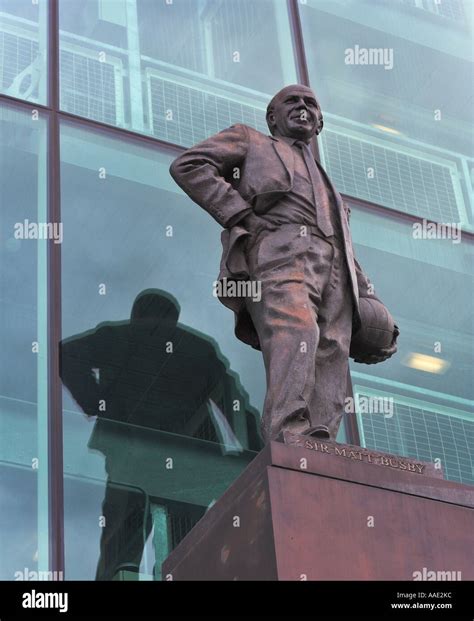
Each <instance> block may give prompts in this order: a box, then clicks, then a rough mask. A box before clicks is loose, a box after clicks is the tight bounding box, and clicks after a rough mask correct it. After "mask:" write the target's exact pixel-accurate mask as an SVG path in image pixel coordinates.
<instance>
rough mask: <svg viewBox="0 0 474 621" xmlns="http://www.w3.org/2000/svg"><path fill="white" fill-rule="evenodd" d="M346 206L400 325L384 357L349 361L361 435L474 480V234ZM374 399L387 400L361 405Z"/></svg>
mask: <svg viewBox="0 0 474 621" xmlns="http://www.w3.org/2000/svg"><path fill="white" fill-rule="evenodd" d="M351 207H352V214H351V229H352V233H353V238H354V241H355V247H356V255H357V257H358V259H359V260H360V262H361V264H362V265H363V266H364V269H365V271H366V273H367V274H368V275H369V277H370V279H371V281H372V283H373V284H374V286H375V291H376V293H377V295H379V296H380V298H381V299H382V300H383V301H384V303H385V304H386V305H387V307H388V308H389V309H390V311H391V313H392V314H393V316H394V318H395V320H396V323H397V324H398V325H399V327H400V331H401V334H400V337H399V345H398V353H397V355H396V356H394V357H393V358H391V359H390V360H388V361H386V362H384V363H382V364H378V365H374V366H367V365H361V364H356V363H352V364H351V375H352V383H353V389H354V393H355V394H356V395H359V397H356V409H357V410H358V421H359V425H360V431H361V436H362V444H363V445H364V446H368V447H371V448H374V449H378V450H382V451H388V452H392V453H395V454H401V455H409V456H412V457H417V458H418V459H421V460H425V461H432V462H435V463H436V459H439V460H440V461H441V466H442V467H443V469H444V471H445V474H446V476H447V478H450V479H453V480H457V481H462V482H464V483H471V484H474V477H473V466H474V462H473V461H472V459H473V457H472V456H473V455H474V407H473V406H474V400H473V397H474V393H473V386H472V375H473V370H474V350H473V347H472V342H473V338H474V325H473V320H472V291H473V285H474V282H473V274H472V266H473V265H474V261H473V258H474V246H473V243H472V240H470V239H468V238H467V237H465V236H461V237H460V238H451V239H449V238H446V239H417V238H416V236H414V228H413V227H414V226H416V224H415V225H412V224H410V223H409V222H406V221H404V220H399V219H398V220H397V219H392V218H387V217H385V216H383V215H381V214H380V213H374V212H372V211H369V210H367V211H366V210H362V209H360V208H357V207H356V206H355V205H351ZM380 397H381V398H382V399H380V400H379V401H377V400H378V399H379V398H380ZM370 398H373V400H372V404H373V405H376V404H377V403H379V404H380V405H382V406H384V404H387V405H389V402H388V401H387V400H388V399H392V400H393V401H392V403H391V406H390V407H388V408H386V409H384V407H382V408H380V410H381V411H377V408H376V407H373V406H372V407H371V408H370V410H371V411H367V410H368V405H369V404H370ZM357 399H359V401H360V403H359V406H357ZM384 400H386V401H384ZM364 408H365V409H364Z"/></svg>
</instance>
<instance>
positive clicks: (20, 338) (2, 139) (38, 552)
mask: <svg viewBox="0 0 474 621" xmlns="http://www.w3.org/2000/svg"><path fill="white" fill-rule="evenodd" d="M47 123H48V119H47V117H46V116H44V115H43V114H39V113H38V111H37V110H36V111H33V112H32V111H29V110H25V109H24V108H16V107H14V106H10V105H9V104H5V103H4V102H1V105H0V127H1V131H0V183H1V188H2V191H1V199H0V203H1V212H0V222H1V240H2V241H1V246H0V264H1V266H2V269H1V273H0V282H1V288H0V291H1V299H2V303H1V314H0V317H1V324H0V325H1V327H0V343H1V351H2V355H1V363H0V386H1V389H0V430H1V435H0V437H1V440H0V473H1V474H0V500H1V506H2V507H3V509H2V511H1V513H0V547H1V549H2V555H1V560H0V579H2V580H9V579H13V571H12V568H15V571H16V570H22V569H23V568H24V567H29V568H31V570H32V571H43V570H45V569H47V566H48V452H47V420H48V419H47V417H48V403H47V383H48V376H47V360H48V339H47V299H46V270H47V254H46V250H47V241H46V240H45V239H44V238H41V237H42V231H41V230H40V229H38V227H37V226H36V225H37V223H39V222H40V223H44V222H46V221H47V179H46V135H47V134H46V132H47ZM6 508H8V510H6ZM19 542H21V544H20V543H19Z"/></svg>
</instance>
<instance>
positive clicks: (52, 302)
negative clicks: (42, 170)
mask: <svg viewBox="0 0 474 621" xmlns="http://www.w3.org/2000/svg"><path fill="white" fill-rule="evenodd" d="M48 17H49V19H48V107H49V109H50V110H51V113H50V119H49V123H48V153H47V158H48V221H49V222H52V223H54V222H57V223H60V222H61V205H60V199H61V194H60V193H61V186H60V144H59V139H60V137H59V115H58V111H59V6H58V0H49V16H48ZM48 244H49V246H48V285H47V286H48V309H49V313H48V351H49V367H48V370H49V382H48V467H49V553H50V558H49V562H50V571H57V572H63V575H64V479H63V477H64V473H63V419H62V388H61V381H60V376H59V354H60V342H61V244H55V243H54V240H53V239H50V240H48Z"/></svg>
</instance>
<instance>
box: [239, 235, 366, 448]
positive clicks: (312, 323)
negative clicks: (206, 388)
mask: <svg viewBox="0 0 474 621" xmlns="http://www.w3.org/2000/svg"><path fill="white" fill-rule="evenodd" d="M310 228H311V227H302V226H300V225H298V224H285V225H280V226H279V227H278V228H277V229H274V230H268V229H264V230H262V231H260V232H259V233H257V235H256V236H255V237H251V238H250V241H249V244H248V246H247V250H246V255H247V263H248V268H249V276H250V279H251V280H255V281H260V283H261V299H260V301H254V300H253V299H252V298H246V307H247V309H248V312H249V314H250V316H251V318H252V321H253V323H254V325H255V329H256V331H257V334H258V337H259V341H260V346H261V349H262V353H263V359H264V363H265V371H266V379H267V393H266V397H265V404H264V410H263V417H262V423H261V430H262V435H263V438H264V440H265V442H268V441H269V440H272V439H275V438H276V437H277V436H278V434H279V433H280V431H282V430H289V431H292V432H293V433H304V431H305V430H307V429H309V428H310V427H313V426H315V425H320V424H322V425H327V427H328V428H329V432H330V435H331V439H332V440H334V439H335V438H336V435H337V432H338V429H339V425H340V423H341V419H342V415H343V411H344V400H345V398H346V389H347V370H348V358H349V348H350V342H351V334H352V316H353V307H354V303H353V298H352V292H351V287H350V280H349V272H348V269H347V265H346V260H345V256H344V250H343V248H342V247H340V246H339V245H338V244H333V243H331V242H330V241H329V240H327V239H325V238H323V237H319V236H317V235H315V234H314V233H312V232H310V231H308V229H310Z"/></svg>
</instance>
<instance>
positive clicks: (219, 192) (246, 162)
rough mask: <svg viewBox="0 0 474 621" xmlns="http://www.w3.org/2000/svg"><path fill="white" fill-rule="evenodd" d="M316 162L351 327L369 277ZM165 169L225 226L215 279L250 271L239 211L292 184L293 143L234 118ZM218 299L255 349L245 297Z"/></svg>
mask: <svg viewBox="0 0 474 621" xmlns="http://www.w3.org/2000/svg"><path fill="white" fill-rule="evenodd" d="M316 164H317V166H318V168H319V170H320V172H321V174H322V175H323V177H324V179H325V180H326V182H327V184H328V186H329V188H330V189H331V191H332V192H333V195H334V199H335V204H336V208H337V212H338V214H339V219H340V222H341V230H342V235H343V245H344V253H345V257H346V262H347V267H348V269H349V274H350V282H351V291H352V296H353V299H354V330H357V329H358V328H359V326H360V316H359V297H375V295H373V294H371V293H369V289H368V287H369V281H368V279H367V277H366V276H365V274H364V273H363V271H362V269H361V267H360V265H359V264H358V263H357V261H356V260H355V257H354V251H353V248H352V239H351V234H350V231H349V213H350V210H349V208H348V207H347V205H345V203H344V202H343V200H342V198H341V195H340V194H339V192H338V191H337V190H336V188H335V187H334V186H333V184H332V183H331V180H330V179H329V177H328V176H327V174H326V171H325V170H324V169H323V167H322V166H321V165H320V164H319V162H317V161H316ZM170 173H171V176H172V177H173V179H174V180H175V181H176V183H177V184H178V185H179V186H180V187H181V188H182V189H183V190H184V192H186V194H187V195H188V196H189V197H190V198H191V199H192V200H193V201H194V202H196V203H197V204H198V205H200V206H201V207H202V208H203V209H205V210H206V211H207V212H208V213H209V214H210V215H211V216H212V217H213V218H214V219H215V220H216V221H217V222H218V223H219V224H221V225H222V226H223V227H224V230H223V232H222V235H221V241H222V258H221V265H220V273H219V277H218V278H219V280H224V279H227V281H229V280H236V279H247V278H248V277H249V274H248V268H247V261H246V253H245V247H246V243H247V240H248V237H249V236H250V235H251V233H252V232H251V231H247V230H246V229H245V228H243V227H242V226H240V225H239V224H238V222H237V223H236V224H234V222H236V221H237V220H238V219H239V216H241V215H243V214H244V212H246V211H248V210H249V209H253V210H254V212H255V213H256V214H257V215H262V214H265V213H266V212H267V211H268V210H269V209H270V208H271V207H272V205H273V204H274V203H275V202H276V201H278V200H279V199H280V198H281V197H282V196H283V195H284V194H285V193H287V192H289V191H290V190H291V189H292V187H293V174H294V153H293V149H292V147H291V146H290V145H289V144H288V143H286V142H285V141H284V140H280V139H278V137H276V136H266V135H265V134H262V133H261V132H259V131H257V130H255V129H253V128H252V127H248V126H247V125H242V124H236V125H232V126H231V127H229V128H227V129H224V130H223V131H221V132H219V133H218V134H215V135H214V136H211V137H210V138H208V139H207V140H204V141H202V142H200V143H199V144H197V145H195V146H194V147H191V148H190V149H187V150H186V151H185V152H184V153H182V154H181V155H180V156H179V157H178V158H176V159H175V160H174V162H173V163H172V164H171V167H170ZM220 301H221V302H222V303H223V304H224V305H225V306H227V307H228V308H231V309H232V310H233V311H234V312H235V322H236V323H235V334H236V336H237V338H239V339H240V340H241V341H243V342H244V343H248V344H249V345H251V346H252V347H254V348H255V349H260V345H259V342H258V336H257V333H256V331H255V328H254V326H253V323H252V320H251V318H250V315H249V314H248V312H247V310H246V307H245V300H244V298H230V297H223V298H220Z"/></svg>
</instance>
